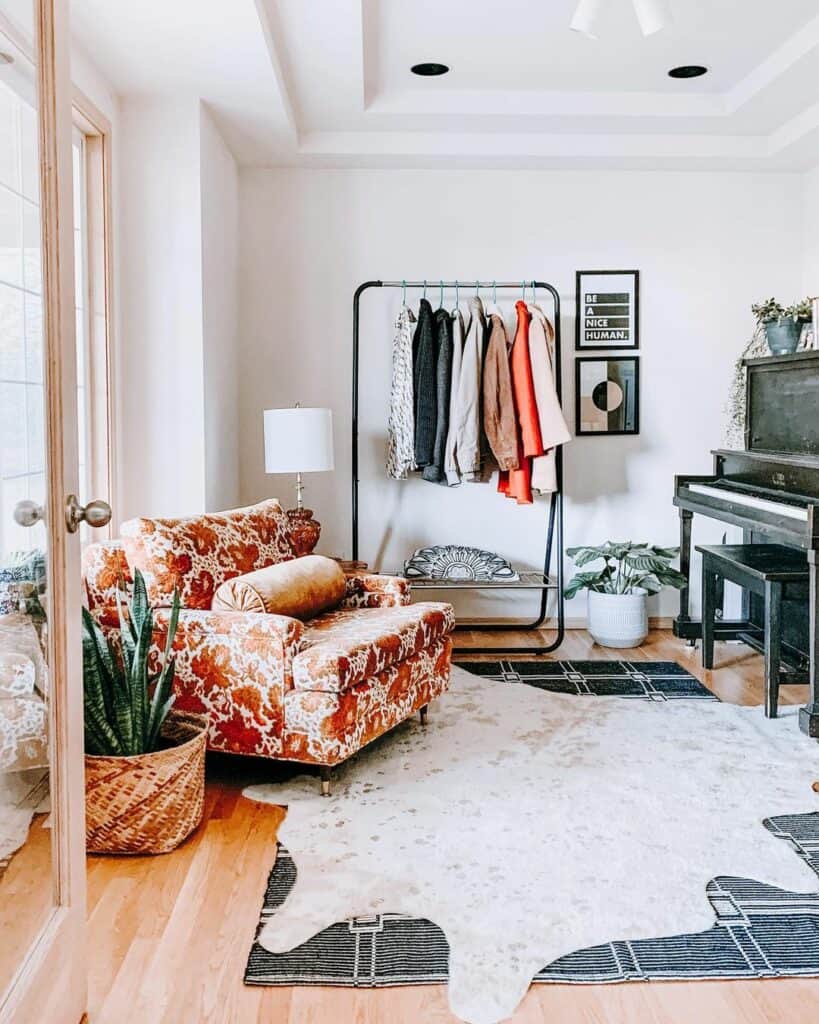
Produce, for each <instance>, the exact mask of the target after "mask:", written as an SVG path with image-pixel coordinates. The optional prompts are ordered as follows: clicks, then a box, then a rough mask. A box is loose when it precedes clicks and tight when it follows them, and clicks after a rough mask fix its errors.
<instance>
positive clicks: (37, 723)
mask: <svg viewBox="0 0 819 1024" xmlns="http://www.w3.org/2000/svg"><path fill="white" fill-rule="evenodd" d="M72 221H73V199H72V123H71V87H70V72H69V31H68V3H67V0H0V942H1V943H2V946H0V1021H2V1022H6V1021H8V1022H14V1024H40V1022H46V1021H47V1022H49V1024H77V1022H79V1021H80V1019H81V1018H82V1016H83V1014H84V1013H85V1009H86V950H85V856H84V854H85V850H84V846H85V843H84V831H85V828H84V814H83V811H84V783H83V752H82V748H83V723H82V664H81V642H80V605H81V595H80V586H81V584H80V541H79V534H78V533H77V525H78V523H77V516H76V514H74V515H71V514H70V509H71V508H74V509H76V507H77V506H76V499H74V504H73V505H72V504H71V498H72V497H73V496H74V495H76V494H77V493H78V481H79V457H78V419H77V417H78V408H77V406H78V403H77V357H76V346H75V317H76V313H75V305H76V303H75V291H74V272H73V262H74V231H73V224H72Z"/></svg>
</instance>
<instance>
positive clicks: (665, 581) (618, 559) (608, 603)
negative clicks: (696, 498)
mask: <svg viewBox="0 0 819 1024" xmlns="http://www.w3.org/2000/svg"><path fill="white" fill-rule="evenodd" d="M679 552H680V549H679V548H661V547H657V546H655V545H653V544H634V543H632V542H631V541H622V542H619V543H618V542H614V541H606V543H605V544H601V545H600V546H599V547H578V548H569V549H568V550H567V552H566V554H567V555H569V557H570V558H571V559H572V560H573V561H574V564H575V565H576V566H577V568H578V569H582V568H583V567H584V566H591V565H594V564H595V563H597V564H598V567H597V568H592V569H587V570H586V571H584V572H578V573H575V575H574V576H573V577H572V579H571V580H569V583H568V584H567V586H566V589H565V594H566V597H567V598H572V597H575V596H576V595H577V594H579V593H580V591H581V590H588V592H589V632H590V633H591V635H592V637H593V638H594V640H595V641H596V642H597V643H598V644H600V645H601V646H602V647H637V646H638V645H639V644H641V643H642V642H643V640H645V638H646V637H647V636H648V614H647V611H646V598H647V597H648V595H649V594H658V593H659V592H660V591H661V590H662V589H663V587H676V588H677V589H678V590H679V589H680V588H682V587H685V586H687V583H688V581H687V579H686V578H685V576H684V575H683V574H682V573H681V572H679V571H678V570H677V569H674V568H672V566H671V562H672V561H673V560H674V559H675V558H676V557H677V555H678V554H679ZM601 563H602V564H601Z"/></svg>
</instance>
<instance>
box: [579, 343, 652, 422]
mask: <svg viewBox="0 0 819 1024" xmlns="http://www.w3.org/2000/svg"><path fill="white" fill-rule="evenodd" d="M574 365H575V402H574V405H575V433H576V434H577V435H578V436H583V435H586V436H588V435H590V434H639V433H640V360H639V358H638V357H637V356H587V357H586V356H581V357H580V358H578V359H576V360H575V364H574Z"/></svg>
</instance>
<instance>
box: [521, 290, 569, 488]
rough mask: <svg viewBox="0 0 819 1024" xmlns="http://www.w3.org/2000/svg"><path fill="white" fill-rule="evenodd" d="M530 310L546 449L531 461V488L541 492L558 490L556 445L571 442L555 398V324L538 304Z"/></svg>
mask: <svg viewBox="0 0 819 1024" xmlns="http://www.w3.org/2000/svg"><path fill="white" fill-rule="evenodd" d="M529 312H530V313H531V314H532V322H531V323H530V325H529V361H530V362H531V364H532V378H533V380H534V385H535V398H536V400H537V411H538V419H539V422H540V438H541V441H542V442H543V448H544V451H545V454H544V455H538V456H537V457H536V458H534V459H533V460H532V487H533V488H534V489H535V490H537V491H540V493H541V494H550V493H552V491H556V490H557V467H556V464H555V449H556V447H557V445H559V444H565V443H566V442H567V441H570V440H571V438H572V435H571V434H570V433H569V428H568V426H567V425H566V420H565V418H564V416H563V410H562V409H561V408H560V399H559V398H558V397H557V387H556V378H555V368H554V340H555V331H554V327H552V324H551V322H550V320H549V318H548V317H547V316H546V314H545V313H544V312H543V310H542V309H541V308H540V306H537V305H535V304H534V303H530V305H529Z"/></svg>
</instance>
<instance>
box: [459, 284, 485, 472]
mask: <svg viewBox="0 0 819 1024" xmlns="http://www.w3.org/2000/svg"><path fill="white" fill-rule="evenodd" d="M469 309H470V318H469V326H468V328H467V331H466V337H465V339H464V351H463V356H462V358H461V376H460V380H459V381H458V426H457V433H456V437H455V444H456V451H457V457H458V467H459V469H460V472H461V476H462V478H463V479H464V480H469V481H475V480H480V479H481V472H482V460H481V379H482V372H483V340H484V328H485V326H486V319H485V317H484V313H483V303H482V302H481V300H480V298H479V297H478V296H477V295H475V296H473V297H472V298H471V299H470V300H469Z"/></svg>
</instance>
